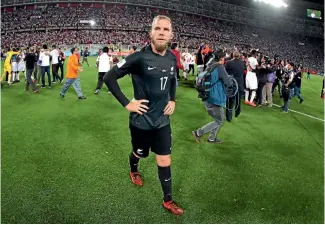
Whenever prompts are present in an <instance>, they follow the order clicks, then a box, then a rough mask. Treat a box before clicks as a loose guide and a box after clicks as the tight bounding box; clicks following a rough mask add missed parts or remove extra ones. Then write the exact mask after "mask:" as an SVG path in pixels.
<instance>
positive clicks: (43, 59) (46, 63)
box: [39, 45, 52, 88]
mask: <svg viewBox="0 0 325 225" xmlns="http://www.w3.org/2000/svg"><path fill="white" fill-rule="evenodd" d="M39 60H40V63H41V75H42V88H45V73H46V74H47V81H48V83H49V88H51V87H52V86H51V84H52V83H51V74H50V52H49V50H48V49H47V45H43V49H41V53H40V56H39Z"/></svg>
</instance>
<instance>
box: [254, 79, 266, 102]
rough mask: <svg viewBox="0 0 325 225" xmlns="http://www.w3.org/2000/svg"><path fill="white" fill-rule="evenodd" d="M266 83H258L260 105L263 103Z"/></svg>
mask: <svg viewBox="0 0 325 225" xmlns="http://www.w3.org/2000/svg"><path fill="white" fill-rule="evenodd" d="M265 84H266V83H260V82H259V83H258V87H257V92H256V94H257V104H258V105H262V102H263V88H264V86H265Z"/></svg>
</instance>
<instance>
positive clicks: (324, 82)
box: [320, 79, 325, 98]
mask: <svg viewBox="0 0 325 225" xmlns="http://www.w3.org/2000/svg"><path fill="white" fill-rule="evenodd" d="M324 84H325V80H324V79H323V87H322V90H321V92H320V97H321V98H323V97H324Z"/></svg>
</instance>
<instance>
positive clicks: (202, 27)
mask: <svg viewBox="0 0 325 225" xmlns="http://www.w3.org/2000/svg"><path fill="white" fill-rule="evenodd" d="M163 3H164V4H163ZM185 3H186V4H185ZM212 3H213V4H212ZM1 4H2V6H3V7H2V9H1V10H2V15H1V21H2V23H1V36H2V43H1V47H2V49H6V48H8V47H10V46H19V47H26V46H28V45H31V44H39V45H41V44H43V43H48V44H57V45H62V44H71V45H73V44H108V43H114V44H117V43H119V44H121V43H122V44H126V45H140V46H142V45H144V44H145V43H147V42H148V41H149V38H148V30H149V26H148V25H150V21H151V20H152V18H153V16H155V15H157V14H168V16H170V17H171V18H172V20H173V26H174V31H175V39H174V41H176V42H179V43H180V47H189V48H191V49H197V47H198V46H199V45H200V43H202V42H207V43H209V45H211V46H218V47H223V48H232V47H233V46H234V45H236V47H237V48H239V49H240V50H242V51H246V50H248V49H251V48H258V49H259V50H260V51H261V52H263V53H264V54H266V55H269V56H271V57H273V56H274V55H275V54H277V55H279V56H280V57H281V58H286V59H289V60H293V61H295V62H299V63H302V64H303V65H304V66H305V67H308V68H311V69H317V70H323V62H324V58H323V51H322V50H323V40H324V39H323V35H324V30H323V27H322V26H321V25H322V23H321V22H314V21H312V22H306V20H305V19H300V18H295V17H291V16H282V17H281V18H275V17H276V15H274V16H272V15H263V16H262V15H260V14H256V13H254V11H253V9H249V8H245V7H242V6H238V5H237V6H235V5H232V4H228V3H226V2H221V1H220V2H219V1H218V2H215V1H203V0H200V1H186V2H185V1H182V0H180V1H178V3H172V2H164V1H155V0H145V1H139V0H133V1H130V0H127V1H123V2H122V1H121V4H109V2H108V3H107V4H102V3H97V2H96V3H91V2H87V3H68V2H60V3H58V4H53V1H39V0H37V1H35V0H33V1H30V0H14V1H12V0H10V1H8V0H5V1H2V2H1ZM140 4H141V6H140ZM161 7H164V9H161ZM157 8H160V9H157ZM180 11H183V12H180ZM212 13H213V14H212ZM202 15H204V16H202ZM256 18H259V19H256ZM90 19H91V20H94V21H95V22H96V24H95V25H93V26H90V25H89V24H88V23H80V21H82V20H90ZM243 21H244V22H245V24H243ZM284 31H285V32H284ZM307 31H308V32H307Z"/></svg>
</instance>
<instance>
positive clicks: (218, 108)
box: [192, 50, 233, 144]
mask: <svg viewBox="0 0 325 225" xmlns="http://www.w3.org/2000/svg"><path fill="white" fill-rule="evenodd" d="M213 55H214V58H213V59H212V60H211V62H210V63H209V65H208V67H210V66H211V65H215V64H217V65H216V67H215V68H214V69H213V70H212V71H211V82H212V83H213V84H214V85H213V86H212V87H211V89H210V94H209V98H208V99H207V100H206V101H204V104H205V107H206V110H207V112H208V114H209V115H210V116H211V117H212V118H213V121H212V122H210V123H208V124H206V125H204V126H203V127H201V128H199V129H198V130H194V131H192V134H193V136H194V138H195V140H196V142H200V138H201V137H202V136H203V135H204V134H206V133H210V136H209V138H208V143H216V144H219V143H222V141H221V140H219V139H218V138H217V134H218V132H219V130H220V128H221V126H222V124H223V122H224V117H225V116H224V108H225V107H226V100H227V95H226V90H225V88H227V87H230V86H231V85H232V84H233V82H232V80H231V79H230V77H229V76H228V73H227V71H226V69H225V67H224V66H223V65H224V62H225V57H226V54H225V53H224V52H223V50H218V51H217V52H215V53H214V54H213Z"/></svg>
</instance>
